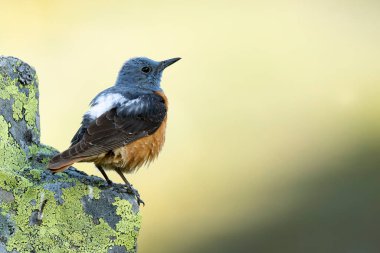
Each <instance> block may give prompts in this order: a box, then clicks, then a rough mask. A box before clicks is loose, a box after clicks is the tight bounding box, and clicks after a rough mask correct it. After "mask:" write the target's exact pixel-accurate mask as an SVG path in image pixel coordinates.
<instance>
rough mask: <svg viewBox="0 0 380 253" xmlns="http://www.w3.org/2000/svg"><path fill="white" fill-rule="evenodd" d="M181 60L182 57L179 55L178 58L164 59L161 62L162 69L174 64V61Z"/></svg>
mask: <svg viewBox="0 0 380 253" xmlns="http://www.w3.org/2000/svg"><path fill="white" fill-rule="evenodd" d="M179 60H181V58H179V57H177V58H172V59H168V60H165V61H162V62H160V69H161V70H164V69H165V68H166V67H169V66H170V65H172V64H173V63H175V62H177V61H179Z"/></svg>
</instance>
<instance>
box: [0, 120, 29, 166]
mask: <svg viewBox="0 0 380 253" xmlns="http://www.w3.org/2000/svg"><path fill="white" fill-rule="evenodd" d="M9 127H10V125H9V123H7V122H6V121H5V119H4V117H3V116H2V115H0V157H1V159H0V169H3V170H20V169H22V168H24V167H25V165H26V158H25V153H24V151H23V150H22V149H21V148H20V147H19V145H18V144H17V143H16V142H15V141H14V139H13V138H12V136H10V134H9V132H8V131H9Z"/></svg>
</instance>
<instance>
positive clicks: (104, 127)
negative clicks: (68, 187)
mask: <svg viewBox="0 0 380 253" xmlns="http://www.w3.org/2000/svg"><path fill="white" fill-rule="evenodd" d="M165 117H166V105H165V101H164V100H163V98H162V97H161V96H159V95H157V94H149V95H142V96H140V97H138V98H137V99H135V100H134V101H131V102H130V103H126V104H124V105H121V106H119V107H116V108H113V109H111V110H109V111H107V112H105V113H104V114H103V115H101V116H100V117H99V118H97V119H96V120H94V121H92V122H91V123H90V124H89V126H88V127H87V128H86V129H83V130H81V131H83V133H82V134H81V136H80V137H81V138H80V140H78V141H77V142H76V143H75V144H73V145H72V146H71V147H70V148H69V149H68V150H66V151H64V152H62V153H60V154H58V155H57V156H55V157H53V159H52V160H51V162H50V164H49V168H50V169H51V170H54V168H59V166H60V165H62V164H67V163H68V161H72V160H78V159H80V158H84V157H89V156H94V155H99V154H102V153H105V152H108V151H110V150H113V149H115V148H118V147H122V146H125V145H127V144H128V143H131V142H133V141H135V140H137V139H140V138H142V137H144V136H147V135H151V134H153V133H154V132H155V131H156V130H157V129H158V128H159V127H160V125H161V123H162V122H163V120H164V119H165ZM77 138H78V137H77Z"/></svg>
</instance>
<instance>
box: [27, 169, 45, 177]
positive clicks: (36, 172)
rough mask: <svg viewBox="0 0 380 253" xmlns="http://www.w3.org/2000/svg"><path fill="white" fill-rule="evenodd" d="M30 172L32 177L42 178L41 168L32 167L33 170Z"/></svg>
mask: <svg viewBox="0 0 380 253" xmlns="http://www.w3.org/2000/svg"><path fill="white" fill-rule="evenodd" d="M29 173H30V175H32V177H33V178H34V179H37V180H40V179H41V173H42V171H41V170H39V169H31V170H29Z"/></svg>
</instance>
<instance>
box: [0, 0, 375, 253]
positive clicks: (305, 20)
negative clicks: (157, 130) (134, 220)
mask: <svg viewBox="0 0 380 253" xmlns="http://www.w3.org/2000/svg"><path fill="white" fill-rule="evenodd" d="M0 10H1V11H0V12H1V14H0V54H2V55H12V56H16V57H18V58H21V59H22V60H24V61H26V62H28V63H29V64H31V65H32V66H34V67H35V68H36V70H37V73H38V75H39V80H40V113H41V128H42V141H43V142H44V143H46V144H49V145H52V146H54V147H56V148H58V149H59V150H63V149H65V148H66V147H67V146H68V145H69V141H70V139H71V137H72V136H73V134H74V133H75V132H76V130H77V128H78V127H79V124H80V121H81V116H82V114H83V113H84V112H85V111H86V110H87V108H88V103H89V101H90V100H91V99H92V98H93V97H94V96H95V95H96V94H97V93H98V92H100V91H101V90H103V89H105V88H107V87H109V86H110V85H112V84H113V83H114V81H115V79H116V75H117V72H118V71H119V68H120V67H121V65H122V63H123V62H124V61H125V60H126V59H128V58H130V57H134V56H148V57H150V58H153V59H156V60H163V59H166V58H171V57H178V56H179V57H182V58H183V59H182V60H181V61H179V62H178V63H176V64H175V65H173V66H171V67H170V68H168V69H167V70H166V72H165V73H164V76H163V80H162V86H163V87H164V89H165V91H166V94H167V96H168V97H169V101H170V111H169V123H168V129H167V141H166V144H165V147H164V149H163V152H162V153H161V155H160V157H159V159H158V160H157V161H156V162H154V163H153V164H151V166H150V167H149V168H142V169H140V171H139V172H138V173H136V174H133V175H130V176H129V178H130V181H132V182H133V184H134V185H135V186H136V187H137V188H138V189H139V191H140V193H141V195H142V196H143V199H144V200H145V201H146V203H147V205H146V206H145V207H144V208H141V212H142V215H143V224H142V229H141V234H140V237H139V252H141V253H149V252H157V253H161V252H184V253H187V252H189V253H190V252H207V253H213V252H219V253H224V252H289V253H290V252H292V253H293V252H334V253H337V252H361V253H362V252H364V253H366V252H380V168H379V164H380V152H379V151H380V115H379V114H380V61H379V59H380V2H379V1H376V0H373V1H371V0H361V1H354V0H345V1H341V0H320V1H319V0H318V1H317V0H314V1H308V0H305V1H296V0H294V1H293V0H284V1H275V0H269V1H255V0H247V1H244V0H240V1H232V0H230V1H224V0H218V1H217V0H205V1H174V0H173V1H170V0H163V1H126V0H120V1H50V0H45V1H3V0H1V1H0ZM77 167H78V168H80V169H82V170H85V171H86V172H87V173H90V174H96V175H99V176H100V174H99V173H98V172H97V170H96V169H95V167H94V166H93V165H91V164H80V165H78V166H77ZM112 179H113V180H115V181H117V182H121V181H120V179H119V178H118V177H117V176H116V175H115V174H113V175H112Z"/></svg>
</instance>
